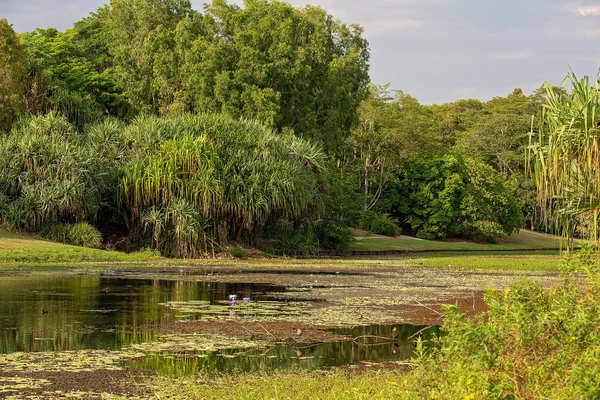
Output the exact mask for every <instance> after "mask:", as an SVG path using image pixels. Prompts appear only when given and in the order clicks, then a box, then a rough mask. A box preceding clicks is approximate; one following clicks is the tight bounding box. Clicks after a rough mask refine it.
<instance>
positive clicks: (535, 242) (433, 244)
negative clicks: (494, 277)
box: [350, 229, 561, 252]
mask: <svg viewBox="0 0 600 400" xmlns="http://www.w3.org/2000/svg"><path fill="white" fill-rule="evenodd" d="M560 247H561V242H560V239H559V238H558V237H557V236H553V235H548V234H545V233H538V232H533V231H530V230H526V229H522V230H521V231H520V232H519V233H517V234H514V235H511V236H508V237H506V238H505V239H503V240H502V242H500V243H495V244H482V243H472V242H466V241H464V242H463V241H433V240H421V239H415V238H411V237H408V236H399V237H395V238H392V237H383V236H379V235H373V236H366V237H364V238H361V239H359V240H357V241H356V242H355V243H354V244H353V245H352V247H351V248H350V250H361V251H385V250H402V251H415V252H418V251H513V250H533V249H535V250H543V249H547V250H558V249H560Z"/></svg>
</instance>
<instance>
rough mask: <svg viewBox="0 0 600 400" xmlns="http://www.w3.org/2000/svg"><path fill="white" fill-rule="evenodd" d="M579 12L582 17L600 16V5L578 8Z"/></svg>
mask: <svg viewBox="0 0 600 400" xmlns="http://www.w3.org/2000/svg"><path fill="white" fill-rule="evenodd" d="M577 12H578V13H579V15H581V16H582V17H590V16H591V17H596V16H600V5H588V6H577Z"/></svg>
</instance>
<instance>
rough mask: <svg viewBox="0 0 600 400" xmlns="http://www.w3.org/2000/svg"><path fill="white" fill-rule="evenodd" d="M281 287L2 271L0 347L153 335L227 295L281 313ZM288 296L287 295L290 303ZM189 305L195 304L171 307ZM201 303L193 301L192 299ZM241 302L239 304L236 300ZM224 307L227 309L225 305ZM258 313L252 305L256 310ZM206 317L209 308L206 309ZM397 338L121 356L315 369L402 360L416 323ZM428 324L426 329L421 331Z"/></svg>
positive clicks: (376, 332) (119, 342) (49, 347)
mask: <svg viewBox="0 0 600 400" xmlns="http://www.w3.org/2000/svg"><path fill="white" fill-rule="evenodd" d="M285 290H286V289H285V287H282V286H274V285H264V284H250V283H244V284H241V283H234V284H232V283H218V282H211V281H210V280H208V279H207V280H204V281H197V280H196V279H188V278H187V277H184V276H182V277H180V278H177V277H176V279H158V278H156V279H132V278H124V277H118V276H105V277H66V278H56V277H53V278H47V277H40V278H35V277H33V278H2V279H1V280H0V353H4V354H6V353H13V352H36V351H53V352H57V351H66V350H84V349H110V350H113V349H123V348H127V347H128V346H134V345H136V344H140V343H152V342H156V341H157V340H158V336H157V327H158V326H159V325H160V324H163V323H170V322H174V321H178V320H182V319H201V318H205V317H206V316H207V313H208V314H210V313H213V314H215V315H214V317H215V318H220V316H219V313H224V312H229V313H231V310H230V307H229V306H228V301H229V300H228V297H229V295H231V294H235V295H237V299H238V301H240V303H241V299H243V298H244V297H248V298H250V299H251V302H252V304H259V305H260V304H267V305H268V306H265V307H262V308H260V310H268V311H269V312H272V313H273V312H274V313H283V312H286V305H287V303H286V302H282V301H279V302H273V298H274V295H276V294H277V293H278V292H283V291H285ZM290 303H293V302H290ZM179 304H192V305H196V306H195V307H187V308H186V307H177V305H179ZM198 304H199V305H201V306H198ZM242 306H243V305H242ZM227 310H229V311H227ZM257 312H260V311H257ZM209 316H210V315H209ZM397 329H398V333H399V339H400V340H399V341H398V342H397V343H392V342H391V341H386V340H383V341H382V340H381V339H374V340H373V339H369V340H366V339H365V340H363V339H361V340H357V341H352V340H349V341H343V342H332V343H318V344H306V345H298V344H295V345H273V346H266V347H263V348H260V349H251V350H248V349H235V348H230V349H227V350H220V351H198V350H197V351H162V352H153V351H150V352H147V353H146V357H145V358H142V359H139V360H133V361H128V362H127V366H128V367H129V368H132V369H153V370H157V371H159V372H162V373H166V374H176V375H185V374H191V373H196V372H199V371H234V370H243V371H254V370H265V371H268V370H273V369H289V368H299V369H309V370H311V369H317V368H323V367H327V366H339V365H352V364H360V363H369V362H380V361H390V360H406V359H408V358H409V357H410V355H411V353H412V351H413V344H412V341H410V340H408V337H409V336H410V335H412V334H414V333H415V332H417V331H418V330H419V329H420V327H416V326H411V325H400V326H398V327H397ZM334 332H335V333H338V334H343V335H348V336H351V337H359V336H365V335H366V336H378V337H380V338H391V335H392V327H391V326H370V327H357V328H352V329H338V330H335V331H334ZM431 333H433V330H428V331H426V335H430V334H431Z"/></svg>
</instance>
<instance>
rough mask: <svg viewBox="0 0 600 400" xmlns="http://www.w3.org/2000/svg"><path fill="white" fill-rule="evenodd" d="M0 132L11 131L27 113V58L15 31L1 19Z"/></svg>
mask: <svg viewBox="0 0 600 400" xmlns="http://www.w3.org/2000/svg"><path fill="white" fill-rule="evenodd" d="M0 77H2V78H0V130H5V131H7V130H9V129H10V126H11V124H12V122H13V121H14V120H15V119H16V118H17V116H18V115H19V114H20V113H22V112H23V111H25V100H24V99H25V81H26V77H27V56H26V54H25V51H24V50H23V47H22V46H21V44H20V42H19V38H18V37H17V35H16V33H15V31H14V30H13V29H12V26H11V25H10V24H9V23H8V21H7V20H6V19H0Z"/></svg>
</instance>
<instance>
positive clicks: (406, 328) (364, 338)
mask: <svg viewBox="0 0 600 400" xmlns="http://www.w3.org/2000/svg"><path fill="white" fill-rule="evenodd" d="M422 328H423V327H419V326H414V325H398V326H397V331H398V333H399V334H398V337H397V340H393V339H392V329H393V327H392V326H381V325H376V326H363V327H357V328H352V329H334V330H333V332H335V333H338V334H340V335H345V336H350V337H352V338H356V340H348V341H343V342H330V343H319V344H313V345H294V346H291V345H286V346H283V345H281V346H272V347H268V348H266V349H258V350H249V351H243V350H222V351H218V352H216V351H215V352H199V353H193V354H190V353H185V352H180V353H170V354H164V353H157V354H154V355H150V356H148V357H146V358H145V359H142V360H132V361H129V362H127V365H128V366H129V367H130V368H132V369H152V370H155V371H158V372H159V373H161V374H165V375H178V376H182V375H191V374H197V373H200V372H215V371H222V372H236V371H265V372H266V371H273V370H282V369H288V370H290V369H291V370H315V369H322V368H325V367H333V366H341V365H352V364H370V363H378V362H382V361H402V360H408V359H410V357H411V355H412V354H413V351H414V342H413V341H412V340H411V339H410V337H411V336H412V335H413V334H415V333H417V332H419V331H420V330H421V329H422ZM436 333H437V328H431V329H426V330H424V331H423V338H424V339H425V340H428V339H430V338H431V336H432V335H434V334H436Z"/></svg>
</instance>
